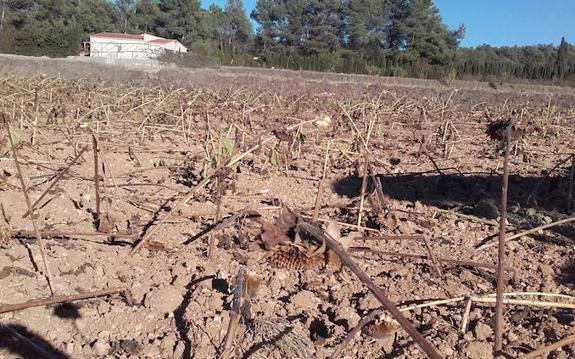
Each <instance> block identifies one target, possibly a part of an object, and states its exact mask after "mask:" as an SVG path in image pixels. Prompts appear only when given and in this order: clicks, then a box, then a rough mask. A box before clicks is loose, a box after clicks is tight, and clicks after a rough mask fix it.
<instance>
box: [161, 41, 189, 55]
mask: <svg viewBox="0 0 575 359" xmlns="http://www.w3.org/2000/svg"><path fill="white" fill-rule="evenodd" d="M164 48H165V49H166V50H170V51H174V52H188V49H187V48H186V47H185V46H184V45H182V44H180V42H179V41H172V42H169V43H167V44H165V45H164Z"/></svg>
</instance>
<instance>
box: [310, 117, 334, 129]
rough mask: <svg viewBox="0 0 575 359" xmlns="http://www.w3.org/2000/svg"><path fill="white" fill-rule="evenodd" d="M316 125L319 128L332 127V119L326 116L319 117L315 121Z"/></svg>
mask: <svg viewBox="0 0 575 359" xmlns="http://www.w3.org/2000/svg"><path fill="white" fill-rule="evenodd" d="M313 123H314V125H316V126H317V127H319V128H326V127H329V126H331V117H329V116H328V115H325V116H323V117H319V118H317V119H315V120H314V121H313Z"/></svg>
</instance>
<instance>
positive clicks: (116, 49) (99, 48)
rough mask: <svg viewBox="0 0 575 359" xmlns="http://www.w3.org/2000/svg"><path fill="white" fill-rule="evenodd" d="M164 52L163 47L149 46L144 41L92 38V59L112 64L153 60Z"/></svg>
mask: <svg viewBox="0 0 575 359" xmlns="http://www.w3.org/2000/svg"><path fill="white" fill-rule="evenodd" d="M162 52H164V48H163V47H162V46H159V45H155V44H148V43H145V42H144V41H142V40H131V39H113V38H103V37H90V57H101V58H106V59H107V62H110V63H113V62H114V61H116V60H120V59H122V60H148V59H153V58H155V57H157V56H158V55H160V54H161V53H162Z"/></svg>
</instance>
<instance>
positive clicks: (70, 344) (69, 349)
mask: <svg viewBox="0 0 575 359" xmlns="http://www.w3.org/2000/svg"><path fill="white" fill-rule="evenodd" d="M64 350H65V351H66V354H68V355H70V356H72V355H74V350H76V346H75V345H74V343H73V342H68V343H66V347H65V349H64Z"/></svg>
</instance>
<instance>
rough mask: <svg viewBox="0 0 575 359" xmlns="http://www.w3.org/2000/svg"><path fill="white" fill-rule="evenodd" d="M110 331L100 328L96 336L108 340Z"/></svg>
mask: <svg viewBox="0 0 575 359" xmlns="http://www.w3.org/2000/svg"><path fill="white" fill-rule="evenodd" d="M110 334H111V332H110V331H109V330H102V331H101V332H99V333H98V338H100V339H105V340H108V339H110Z"/></svg>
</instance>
